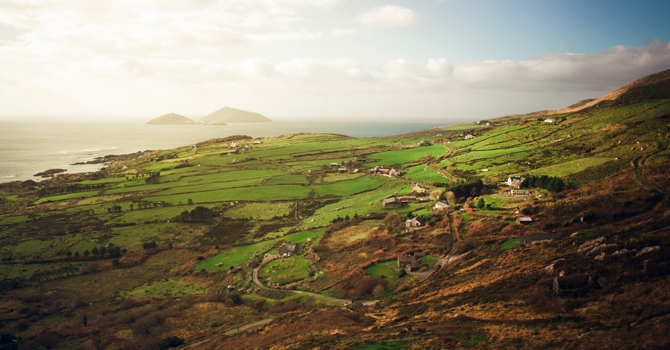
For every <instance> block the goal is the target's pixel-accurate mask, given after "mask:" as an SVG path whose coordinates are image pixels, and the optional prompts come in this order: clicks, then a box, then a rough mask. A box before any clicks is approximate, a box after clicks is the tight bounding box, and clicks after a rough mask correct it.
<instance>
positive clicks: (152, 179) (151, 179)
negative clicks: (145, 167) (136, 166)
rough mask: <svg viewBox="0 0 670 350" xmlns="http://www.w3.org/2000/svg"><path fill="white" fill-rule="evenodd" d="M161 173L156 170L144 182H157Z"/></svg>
mask: <svg viewBox="0 0 670 350" xmlns="http://www.w3.org/2000/svg"><path fill="white" fill-rule="evenodd" d="M160 177H161V173H160V172H155V173H151V174H149V176H147V177H145V178H144V182H145V183H147V184H157V183H158V181H159V180H160Z"/></svg>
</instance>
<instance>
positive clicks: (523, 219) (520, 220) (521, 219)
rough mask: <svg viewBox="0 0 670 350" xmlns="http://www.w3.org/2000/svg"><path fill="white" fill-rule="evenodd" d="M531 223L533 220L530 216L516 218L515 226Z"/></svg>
mask: <svg viewBox="0 0 670 350" xmlns="http://www.w3.org/2000/svg"><path fill="white" fill-rule="evenodd" d="M531 222H533V218H531V217H530V216H520V217H518V218H516V223H517V224H530V223H531Z"/></svg>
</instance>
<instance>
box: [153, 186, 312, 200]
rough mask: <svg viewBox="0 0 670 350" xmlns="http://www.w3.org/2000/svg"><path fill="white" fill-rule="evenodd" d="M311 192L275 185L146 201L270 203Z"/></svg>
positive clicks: (172, 196) (155, 198)
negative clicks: (248, 201)
mask: <svg viewBox="0 0 670 350" xmlns="http://www.w3.org/2000/svg"><path fill="white" fill-rule="evenodd" d="M310 192H311V191H310V188H309V187H307V186H301V185H273V186H255V187H241V188H229V189H222V190H216V191H207V192H196V193H187V194H178V195H171V196H155V197H148V198H145V199H144V200H153V201H166V202H170V203H172V204H180V203H187V202H188V200H189V199H192V200H193V202H194V203H203V202H226V201H239V200H251V201H269V200H285V199H301V198H307V196H309V194H310Z"/></svg>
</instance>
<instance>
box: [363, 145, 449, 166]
mask: <svg viewBox="0 0 670 350" xmlns="http://www.w3.org/2000/svg"><path fill="white" fill-rule="evenodd" d="M446 152H447V150H446V149H445V148H444V147H443V146H441V145H435V146H424V147H414V148H408V149H404V150H397V151H386V152H381V153H374V154H371V155H369V156H368V158H369V159H376V160H377V161H376V162H374V163H365V166H366V167H374V166H377V165H395V164H402V163H408V162H412V161H415V160H417V159H420V158H423V157H425V156H428V155H431V156H433V157H440V156H442V155H444V154H445V153H446Z"/></svg>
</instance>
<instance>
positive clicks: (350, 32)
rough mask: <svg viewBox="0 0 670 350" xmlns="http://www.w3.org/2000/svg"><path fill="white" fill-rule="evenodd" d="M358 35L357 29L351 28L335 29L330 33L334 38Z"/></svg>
mask: <svg viewBox="0 0 670 350" xmlns="http://www.w3.org/2000/svg"><path fill="white" fill-rule="evenodd" d="M356 33H358V31H357V30H356V29H351V28H334V29H332V30H331V31H330V34H331V35H332V36H346V35H354V34H356Z"/></svg>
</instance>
